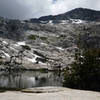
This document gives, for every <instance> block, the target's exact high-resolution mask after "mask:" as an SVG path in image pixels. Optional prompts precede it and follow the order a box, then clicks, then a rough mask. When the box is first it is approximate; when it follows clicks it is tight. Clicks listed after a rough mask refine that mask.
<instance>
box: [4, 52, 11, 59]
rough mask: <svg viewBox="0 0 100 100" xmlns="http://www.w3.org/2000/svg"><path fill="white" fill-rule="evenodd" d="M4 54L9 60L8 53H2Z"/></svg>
mask: <svg viewBox="0 0 100 100" xmlns="http://www.w3.org/2000/svg"><path fill="white" fill-rule="evenodd" d="M2 52H3V53H4V55H5V56H6V57H8V58H10V55H9V54H8V53H5V52H4V51H2Z"/></svg>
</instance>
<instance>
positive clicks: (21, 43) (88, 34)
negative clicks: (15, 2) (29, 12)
mask: <svg viewBox="0 0 100 100" xmlns="http://www.w3.org/2000/svg"><path fill="white" fill-rule="evenodd" d="M89 12H90V13H89ZM87 13H88V14H89V16H90V17H91V18H93V16H92V15H93V13H94V15H95V16H98V17H94V19H90V17H88V16H87ZM95 13H96V14H95ZM98 13H99V12H97V11H92V10H88V11H87V9H82V8H78V9H75V10H73V11H70V12H67V13H65V14H61V15H58V16H54V17H52V18H55V19H57V20H58V22H59V23H56V24H55V23H54V21H55V19H54V21H50V20H51V17H49V18H48V17H41V18H40V19H41V21H43V19H45V20H46V21H47V20H48V21H47V22H46V23H42V22H40V19H35V22H34V20H33V21H28V20H27V21H20V20H9V19H4V18H0V48H1V50H0V64H1V65H0V68H2V67H8V66H7V63H9V62H10V61H11V58H12V57H13V59H12V61H11V63H10V66H11V65H12V66H14V65H13V64H15V63H17V64H22V65H23V66H24V67H25V68H26V69H38V68H47V69H50V70H51V69H57V68H59V66H60V68H61V69H63V68H66V67H68V66H69V65H70V64H71V63H72V62H73V61H74V54H75V52H76V51H77V45H80V46H81V47H82V48H85V49H87V48H97V49H98V48H100V21H99V20H97V19H99V14H98ZM68 14H69V16H72V15H73V14H74V15H77V16H76V17H75V16H74V18H77V17H79V16H80V18H81V19H82V18H86V19H82V20H87V21H82V20H78V19H74V20H72V19H70V20H72V21H71V22H70V21H66V20H65V19H66V18H67V17H66V16H68ZM82 15H84V16H82ZM85 16H87V17H85ZM72 17H73V16H72ZM42 18H43V19H42ZM52 20H53V19H52ZM88 20H89V21H88ZM90 20H91V21H90ZM93 20H94V21H93ZM37 21H38V23H36V22H37ZM79 21H81V22H79ZM79 39H80V40H79ZM79 43H80V44H79ZM16 57H17V58H16ZM21 57H22V58H21ZM4 65H5V66H4Z"/></svg>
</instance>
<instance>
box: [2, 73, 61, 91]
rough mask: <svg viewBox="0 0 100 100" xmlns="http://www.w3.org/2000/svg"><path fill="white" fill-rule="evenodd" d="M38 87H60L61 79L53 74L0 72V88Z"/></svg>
mask: <svg viewBox="0 0 100 100" xmlns="http://www.w3.org/2000/svg"><path fill="white" fill-rule="evenodd" d="M40 86H62V77H61V76H60V77H59V76H58V75H57V74H55V72H48V73H42V72H39V71H24V72H0V88H16V89H22V88H31V87H40Z"/></svg>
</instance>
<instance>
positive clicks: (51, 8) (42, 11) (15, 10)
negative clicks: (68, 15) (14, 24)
mask: <svg viewBox="0 0 100 100" xmlns="http://www.w3.org/2000/svg"><path fill="white" fill-rule="evenodd" d="M99 5H100V0H54V1H53V0H0V15H1V16H4V17H8V18H20V19H27V18H33V17H40V16H43V15H50V14H54V15H55V14H59V13H64V12H66V11H69V10H71V9H74V8H77V7H86V8H92V9H96V10H100V6H99Z"/></svg>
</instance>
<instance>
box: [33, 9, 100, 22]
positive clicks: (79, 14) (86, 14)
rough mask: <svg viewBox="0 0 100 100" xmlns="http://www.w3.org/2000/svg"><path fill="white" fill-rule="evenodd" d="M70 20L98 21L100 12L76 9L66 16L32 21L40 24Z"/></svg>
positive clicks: (51, 16)
mask: <svg viewBox="0 0 100 100" xmlns="http://www.w3.org/2000/svg"><path fill="white" fill-rule="evenodd" d="M69 19H80V20H85V21H98V20H100V11H96V10H92V9H87V8H76V9H73V10H71V11H68V12H66V13H64V14H59V15H54V16H53V15H49V16H43V17H40V18H38V19H31V21H33V22H40V21H49V20H53V21H57V20H69Z"/></svg>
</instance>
